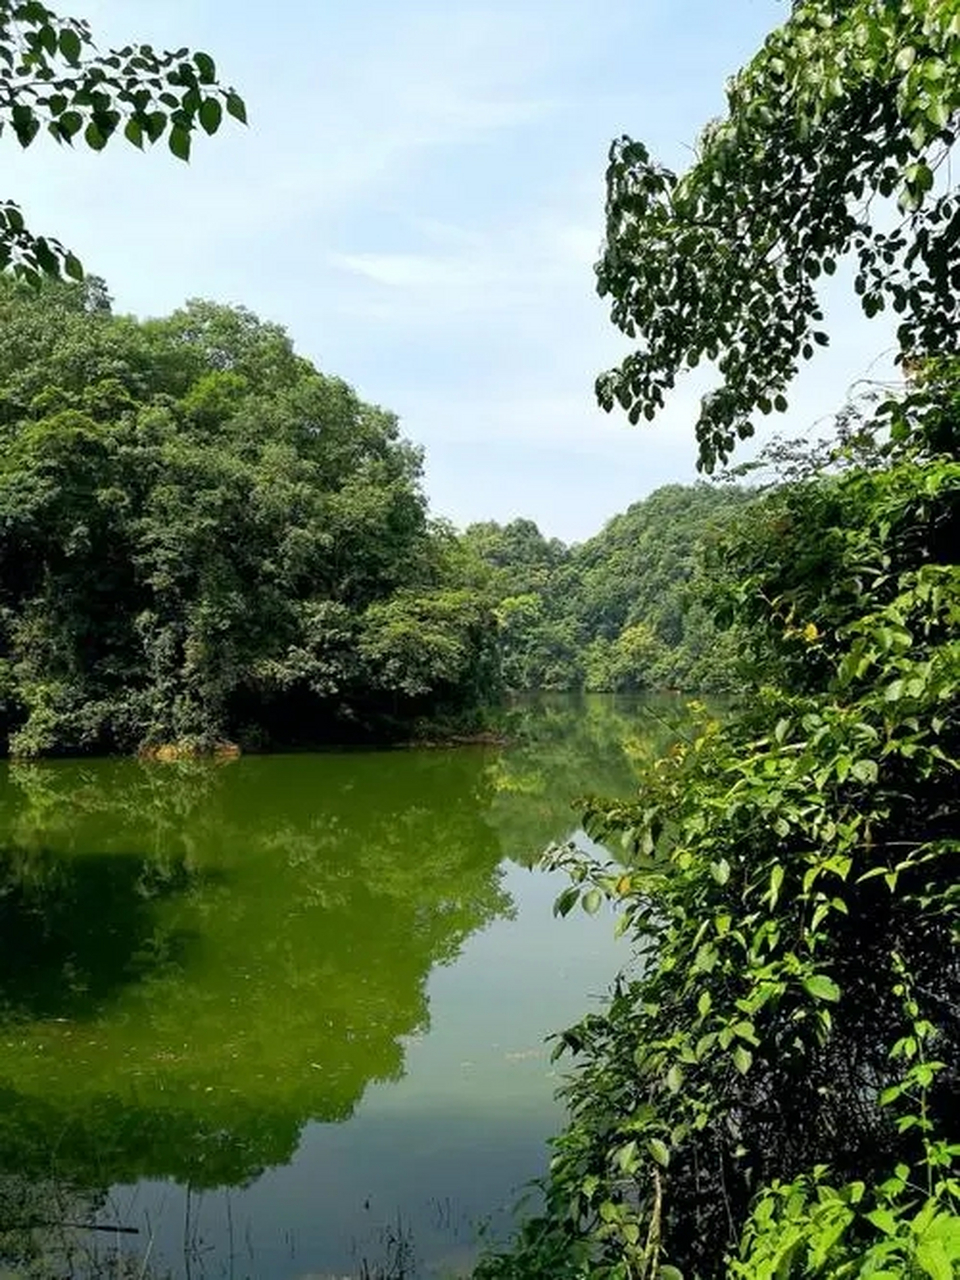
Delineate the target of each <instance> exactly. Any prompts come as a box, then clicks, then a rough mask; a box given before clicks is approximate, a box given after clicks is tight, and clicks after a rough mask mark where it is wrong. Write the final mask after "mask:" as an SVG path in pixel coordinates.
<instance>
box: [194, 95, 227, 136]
mask: <svg viewBox="0 0 960 1280" xmlns="http://www.w3.org/2000/svg"><path fill="white" fill-rule="evenodd" d="M199 115H200V124H201V125H202V126H203V129H204V132H205V133H208V134H213V133H216V132H217V130H218V129H219V128H220V121H221V120H222V119H223V108H222V107H221V106H220V103H219V102H218V101H217V99H216V98H204V100H203V102H202V103H201V104H200V112H199Z"/></svg>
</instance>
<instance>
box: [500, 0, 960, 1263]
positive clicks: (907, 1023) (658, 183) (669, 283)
mask: <svg viewBox="0 0 960 1280" xmlns="http://www.w3.org/2000/svg"><path fill="white" fill-rule="evenodd" d="M958 57H960V8H958V5H957V3H956V0H933V2H932V3H931V2H930V0H924V2H923V3H919V2H918V0H902V2H901V0H897V2H896V3H881V2H880V0H796V2H795V3H794V4H793V5H792V12H791V16H790V18H789V19H788V21H787V22H786V23H785V24H784V25H783V26H782V27H781V28H779V29H778V30H777V31H775V32H773V33H772V34H771V36H770V37H769V38H768V39H767V41H766V43H765V45H764V48H763V50H762V51H761V52H760V53H759V54H758V55H757V57H756V58H755V59H754V60H753V61H752V62H751V63H750V64H749V66H748V67H747V68H746V70H745V71H743V72H741V73H740V74H739V75H738V76H737V77H735V78H734V80H733V81H732V83H731V86H730V89H729V92H728V103H729V107H730V111H729V115H728V118H727V119H725V120H723V121H721V122H719V123H717V124H715V125H713V126H711V127H710V128H709V129H708V130H707V131H706V133H705V135H704V137H703V140H702V144H701V150H700V154H699V157H698V159H697V161H696V163H695V164H694V166H693V168H692V169H691V170H690V172H689V173H688V174H687V175H685V176H683V177H677V176H676V175H674V174H671V173H669V172H668V171H666V170H664V169H662V168H659V167H657V166H655V165H653V164H651V163H650V161H649V158H648V156H647V153H646V151H645V150H644V149H643V148H642V147H641V146H640V145H639V144H636V143H633V142H630V141H629V140H621V141H620V142H619V143H616V144H614V148H613V153H612V162H611V169H610V175H609V177H610V187H609V191H610V199H609V205H608V213H609V227H608V231H609V234H608V244H607V250H606V254H605V256H604V260H603V262H602V263H601V264H600V268H599V275H600V285H601V290H602V291H605V292H607V293H609V294H611V295H612V297H613V299H614V318H615V320H616V321H617V323H618V324H620V325H621V327H622V328H623V329H624V330H625V331H626V332H627V333H629V334H630V335H631V336H632V337H639V339H640V342H641V346H640V348H639V350H638V351H636V352H635V353H634V354H633V355H631V356H630V357H628V358H627V360H626V361H625V362H624V364H623V365H622V366H621V368H620V369H619V370H617V371H615V372H614V373H612V374H610V375H608V376H607V377H606V378H604V379H601V382H600V392H601V397H602V398H603V399H604V400H605V402H606V403H607V404H612V402H613V401H614V400H619V401H621V403H623V405H624V407H625V408H627V410H628V412H630V413H631V415H632V416H633V417H634V418H636V417H638V416H640V415H641V414H642V415H645V416H647V417H653V416H654V415H655V413H656V410H657V409H658V408H659V407H660V405H661V404H662V403H663V399H664V395H665V393H666V391H668V390H669V389H670V387H671V386H672V385H673V382H674V380H675V378H676V376H677V375H678V374H679V372H680V370H681V368H682V366H684V365H685V364H694V363H696V361H697V360H698V359H699V358H700V357H701V356H703V355H706V356H707V357H708V358H710V359H712V360H714V359H715V360H718V362H719V371H720V374H721V377H722V379H723V381H722V385H721V386H720V388H719V390H718V391H716V392H715V393H714V394H713V395H712V396H709V397H707V399H706V400H705V402H704V404H703V406H702V411H701V416H700V420H699V422H698V424H697V435H698V439H699V442H700V461H701V465H702V466H704V467H705V468H707V469H710V468H712V466H713V465H714V464H715V463H716V461H718V460H723V459H725V458H726V457H727V456H728V455H729V453H730V452H731V450H732V449H733V448H734V447H735V443H736V437H737V436H738V435H739V436H741V437H742V436H745V435H748V434H749V433H750V430H751V429H752V428H751V422H750V416H751V414H752V413H754V412H755V411H756V410H758V409H759V410H760V411H766V410H767V409H769V408H777V409H782V408H783V407H785V403H786V402H785V399H784V398H783V397H784V391H785V388H786V386H787V384H788V382H789V379H790V377H792V375H793V373H794V372H795V371H796V367H797V363H798V360H799V359H800V358H802V357H807V358H809V356H812V354H813V350H814V347H815V346H816V345H817V343H818V342H819V343H820V344H822V343H823V342H825V341H826V340H827V336H826V334H825V333H823V332H822V331H821V330H819V329H816V328H815V327H814V326H815V325H817V324H819V323H820V320H821V319H822V317H821V315H820V312H819V306H818V303H817V299H816V293H815V288H814V283H813V282H814V281H815V280H816V279H817V277H818V276H819V275H820V273H821V272H826V273H827V274H829V273H831V272H832V271H833V270H834V269H835V267H836V265H837V261H838V259H839V257H840V256H841V255H842V254H844V253H846V252H847V251H848V250H852V252H853V254H854V258H855V264H856V287H857V290H858V293H859V294H860V296H861V297H862V299H863V305H864V309H865V311H866V312H867V314H868V315H869V314H874V313H875V312H876V311H877V310H879V309H881V308H882V307H883V306H885V305H886V304H887V303H888V302H889V303H891V304H892V305H893V307H894V309H895V310H896V311H897V312H898V313H899V314H900V315H901V317H902V321H901V325H900V328H899V331H898V339H899V343H900V358H901V361H902V363H904V364H905V365H909V372H910V374H911V384H910V385H909V386H908V388H907V391H906V393H905V394H903V395H902V396H900V397H898V398H897V399H896V400H895V401H893V402H891V403H890V404H887V405H884V406H881V408H880V410H879V411H878V413H877V415H876V416H875V417H874V419H873V420H872V421H869V422H865V423H863V429H862V435H863V436H864V437H865V439H866V443H867V446H868V447H866V448H863V449H859V448H857V449H855V450H854V451H850V452H848V456H847V457H846V458H845V459H840V458H837V457H833V458H828V459H827V462H828V464H829V465H827V466H826V467H823V468H820V467H816V466H807V468H806V474H805V475H802V476H801V478H799V479H797V480H795V481H792V482H791V483H789V484H785V485H783V486H782V487H780V488H779V489H778V490H775V491H774V492H773V493H772V494H771V495H770V496H769V497H768V498H767V499H766V500H764V501H763V502H761V503H760V504H758V505H757V506H755V507H753V508H752V509H751V511H750V513H749V519H748V520H747V521H744V522H742V523H741V524H740V526H739V529H738V528H737V526H736V524H735V525H734V527H733V532H732V534H731V535H730V536H729V538H728V546H727V549H726V557H727V565H728V567H731V568H735V569H738V573H736V577H737V578H738V580H739V581H738V582H737V585H736V587H735V588H734V589H729V587H730V583H729V582H728V583H727V589H728V594H729V598H730V603H731V606H732V608H733V609H734V611H735V613H736V614H737V616H738V618H739V622H740V625H741V626H742V627H743V628H744V633H745V634H746V635H747V636H749V637H750V639H751V642H752V644H753V646H754V647H755V649H756V651H757V652H758V653H759V654H760V655H761V657H762V659H763V661H762V672H763V673H764V674H765V675H766V677H767V679H768V680H769V684H768V685H767V687H764V688H755V689H753V690H751V692H750V697H749V699H745V700H744V701H743V703H742V705H741V707H740V708H739V711H738V713H737V714H736V715H734V716H732V717H731V718H729V719H728V720H727V721H726V722H725V723H718V722H714V721H712V720H710V719H709V718H707V717H704V719H703V722H702V724H701V726H700V727H699V730H698V731H695V732H694V733H692V734H690V735H689V737H688V738H686V739H684V740H683V741H681V742H680V743H678V744H676V745H675V747H674V748H673V749H672V750H670V751H669V752H667V753H666V754H664V755H663V756H662V757H661V758H660V759H659V760H657V761H655V762H653V763H652V764H650V765H649V766H648V767H647V768H646V769H645V770H644V772H643V776H642V777H641V779H640V785H639V788H638V795H637V798H636V800H635V801H630V802H627V803H623V802H619V803H617V802H611V801H607V800H602V799H598V800H595V801H593V802H591V803H590V804H589V806H588V811H587V815H586V820H585V827H586V829H587V831H588V834H590V835H591V836H592V837H593V838H594V839H596V840H599V841H603V842H604V843H605V844H606V845H607V847H609V848H611V849H614V848H617V847H618V845H619V847H621V848H622V849H623V850H624V853H623V855H622V856H621V857H619V858H618V859H617V860H616V861H613V862H609V863H606V864H604V865H599V864H597V863H595V862H592V861H591V859H590V858H589V857H585V856H584V855H583V853H582V852H579V851H576V850H571V851H570V852H568V853H567V854H565V855H562V856H561V857H560V859H558V861H559V862H560V863H561V864H562V865H566V866H567V867H568V869H569V870H570V872H571V874H572V877H573V880H574V883H573V884H572V885H571V886H570V887H569V888H568V889H567V890H565V891H564V893H563V894H562V895H561V897H560V898H559V899H558V903H557V909H558V911H559V912H561V913H565V912H566V911H569V910H570V909H572V907H573V906H574V905H575V904H576V903H577V902H578V901H580V902H582V904H583V906H584V907H585V908H586V909H587V910H596V909H598V907H599V906H600V904H601V902H602V900H603V896H604V895H606V896H608V897H609V898H610V899H612V900H613V901H614V902H616V903H618V904H619V905H620V907H621V909H622V912H623V916H622V920H621V923H620V927H621V929H623V930H624V931H626V932H628V933H629V934H630V936H631V937H632V939H633V941H634V948H635V955H634V963H633V964H632V965H631V966H630V967H628V968H627V969H626V970H625V971H624V973H623V974H621V975H620V977H619V978H618V980H617V982H616V984H615V986H614V989H613V992H612V995H611V998H610V999H609V1001H608V1003H607V1005H606V1007H605V1008H603V1009H602V1010H599V1011H596V1012H593V1013H591V1014H590V1015H589V1016H588V1017H586V1018H584V1019H583V1020H582V1021H581V1022H580V1023H579V1024H578V1025H577V1026H575V1027H573V1028H570V1029H569V1030H568V1031H566V1032H565V1033H563V1034H562V1035H561V1036H560V1037H559V1042H560V1043H559V1045H558V1051H561V1052H562V1051H567V1052H569V1053H571V1054H572V1055H574V1056H575V1060H576V1064H577V1070H576V1073H575V1074H574V1075H573V1076H572V1077H571V1078H570V1080H569V1082H568V1085H567V1087H566V1089H565V1097H566V1100H567V1103H568V1110H569V1115H570V1122H569V1124H568V1126H567V1128H566V1129H565V1131H564V1132H563V1133H562V1134H561V1135H560V1136H559V1137H558V1138H557V1139H556V1140H555V1143H554V1149H553V1156H552V1159H551V1163H550V1171H549V1175H548V1177H547V1178H546V1179H545V1180H544V1186H543V1190H544V1198H543V1205H544V1211H543V1213H542V1214H540V1215H539V1216H538V1217H537V1218H535V1219H532V1220H531V1221H528V1222H527V1223H526V1224H525V1226H524V1228H523V1230H522V1232H521V1234H520V1237H519V1240H518V1242H517V1245H516V1247H515V1248H514V1249H513V1250H512V1251H511V1252H509V1253H507V1254H505V1255H502V1256H500V1257H494V1258H490V1259H488V1260H487V1262H486V1263H484V1264H483V1265H482V1266H481V1268H480V1271H479V1275H481V1276H484V1277H487V1278H490V1277H496V1278H497V1280H520V1278H522V1277H533V1276H541V1275H551V1276H553V1277H556V1278H557V1280H585V1278H586V1277H590V1278H591V1280H601V1278H603V1280H633V1278H638V1280H653V1278H654V1277H657V1278H658V1280H683V1277H686V1280H694V1278H697V1280H720V1278H721V1277H723V1280H813V1277H830V1278H831V1280H854V1277H867V1276H871V1277H876V1280H880V1278H881V1277H883V1280H894V1277H897V1278H899V1277H907V1278H909V1280H921V1278H922V1277H927V1278H929V1280H940V1277H943V1280H947V1277H949V1276H953V1275H956V1274H957V1273H958V1268H960V1182H958V1180H957V1177H956V1170H957V1166H958V1162H960V1123H958V1117H960V1018H958V1009H960V948H958V939H960V895H958V892H957V878H956V858H957V854H958V852H960V803H958V790H957V774H958V771H960V642H958V639H957V637H958V634H960V551H958V549H960V460H958V459H960V414H958V408H960V395H958V388H960V359H958V357H957V349H956V346H957V336H956V333H955V323H954V319H953V317H954V312H955V302H954V298H953V295H952V290H954V289H955V288H956V285H957V283H960V275H958V273H960V258H958V254H960V247H958V244H957V240H958V232H960V215H958V212H957V205H956V199H955V196H954V194H953V193H952V192H951V191H950V190H948V189H946V179H945V178H944V177H940V178H935V176H934V175H935V173H936V170H937V168H938V166H939V164H940V163H941V160H942V157H943V156H945V155H946V154H947V153H948V151H949V148H950V146H951V145H952V143H953V139H954V124H955V121H956V116H957V112H958V107H960V80H958V77H957V75H956V65H957V62H958ZM877 196H879V197H880V199H881V201H882V200H884V199H887V198H889V197H893V196H897V200H898V207H899V210H900V218H899V220H898V222H897V225H896V226H895V227H894V228H893V230H890V229H889V228H888V226H887V219H886V213H885V212H881V211H878V210H877V209H875V208H873V207H872V205H871V200H872V199H873V198H874V197H877ZM817 335H819V337H818V336H817ZM886 427H890V428H891V430H890V431H889V432H887V431H886V430H881V428H886ZM847 443H854V444H856V442H850V441H848V442H846V443H844V442H842V447H843V448H844V449H846V447H847ZM841 460H842V461H844V463H845V465H844V466H843V467H838V466H837V465H836V463H837V462H838V461H841Z"/></svg>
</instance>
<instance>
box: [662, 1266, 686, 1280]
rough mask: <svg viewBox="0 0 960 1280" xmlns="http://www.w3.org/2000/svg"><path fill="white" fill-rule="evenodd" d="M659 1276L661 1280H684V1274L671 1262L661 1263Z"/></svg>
mask: <svg viewBox="0 0 960 1280" xmlns="http://www.w3.org/2000/svg"><path fill="white" fill-rule="evenodd" d="M658 1275H659V1280H683V1272H682V1271H680V1270H678V1268H677V1267H674V1266H671V1265H670V1263H669V1262H661V1264H660V1271H659V1273H658Z"/></svg>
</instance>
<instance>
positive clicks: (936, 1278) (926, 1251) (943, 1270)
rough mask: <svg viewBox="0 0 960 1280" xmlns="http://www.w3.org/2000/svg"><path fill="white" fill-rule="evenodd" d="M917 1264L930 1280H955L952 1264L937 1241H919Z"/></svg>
mask: <svg viewBox="0 0 960 1280" xmlns="http://www.w3.org/2000/svg"><path fill="white" fill-rule="evenodd" d="M917 1262H918V1263H919V1265H920V1266H921V1267H922V1268H923V1271H924V1273H925V1274H926V1275H928V1276H929V1277H930V1280H955V1276H956V1272H955V1271H954V1269H953V1264H952V1263H951V1261H950V1257H949V1255H948V1253H947V1251H946V1249H945V1248H944V1247H943V1245H942V1243H941V1242H940V1241H939V1240H921V1242H920V1244H919V1245H918V1246H917Z"/></svg>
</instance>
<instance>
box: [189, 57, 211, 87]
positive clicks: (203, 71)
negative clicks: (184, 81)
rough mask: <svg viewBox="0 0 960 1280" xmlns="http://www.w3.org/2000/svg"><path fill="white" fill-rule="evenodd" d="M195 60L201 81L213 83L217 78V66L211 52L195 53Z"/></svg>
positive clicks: (202, 82)
mask: <svg viewBox="0 0 960 1280" xmlns="http://www.w3.org/2000/svg"><path fill="white" fill-rule="evenodd" d="M193 61H194V65H195V66H196V68H197V72H198V75H199V78H200V83H201V84H213V83H214V81H215V80H216V78H217V68H216V64H215V63H214V61H213V59H212V58H211V57H210V55H209V53H195V54H194V55H193Z"/></svg>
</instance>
